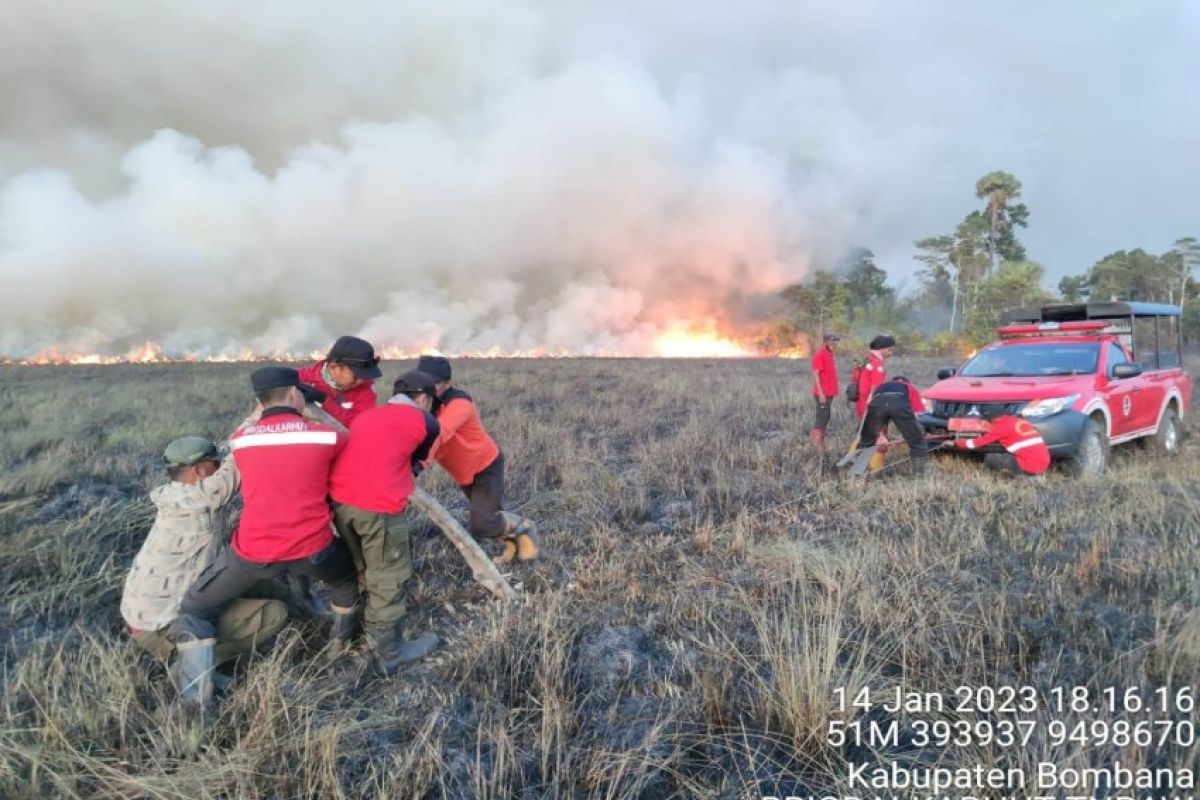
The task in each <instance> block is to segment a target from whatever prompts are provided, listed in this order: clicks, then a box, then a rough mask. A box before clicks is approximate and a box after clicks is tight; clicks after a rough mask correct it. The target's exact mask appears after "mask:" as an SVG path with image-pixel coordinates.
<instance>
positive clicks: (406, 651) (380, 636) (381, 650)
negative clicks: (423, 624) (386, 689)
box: [367, 624, 441, 675]
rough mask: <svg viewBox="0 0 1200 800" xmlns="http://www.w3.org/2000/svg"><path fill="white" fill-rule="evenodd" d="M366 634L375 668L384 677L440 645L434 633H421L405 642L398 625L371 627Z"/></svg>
mask: <svg viewBox="0 0 1200 800" xmlns="http://www.w3.org/2000/svg"><path fill="white" fill-rule="evenodd" d="M367 634H368V636H370V639H371V650H372V652H373V654H374V656H375V666H376V667H378V669H379V671H380V672H382V673H383V674H384V675H391V674H392V673H393V672H395V671H396V670H397V669H399V668H400V667H401V666H402V665H404V664H407V663H409V662H411V661H416V660H418V659H421V658H424V657H425V656H427V655H429V653H430V652H431V651H432V650H433V649H434V648H435V647H437V646H438V645H439V644H440V643H441V640H440V639H438V637H437V634H434V633H423V634H421V635H420V636H418V637H417V638H415V639H412V640H407V641H406V640H404V639H401V638H400V630H399V626H398V625H387V624H385V625H372V626H370V627H369V629H368V631H367Z"/></svg>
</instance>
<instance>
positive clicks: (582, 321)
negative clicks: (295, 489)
mask: <svg viewBox="0 0 1200 800" xmlns="http://www.w3.org/2000/svg"><path fill="white" fill-rule="evenodd" d="M710 5H712V7H711V8H705V7H704V5H702V4H696V3H688V2H679V1H677V0H658V1H656V2H650V1H646V2H639V1H636V0H635V1H634V2H620V3H618V2H570V1H569V0H567V1H566V2H548V1H546V2H530V1H529V0H524V1H523V0H506V1H505V2H484V1H483V0H448V1H447V2H441V3H437V4H424V3H394V2H346V3H342V4H338V6H337V7H336V8H334V7H333V6H330V5H329V4H326V3H318V2H310V1H309V0H292V1H291V2H271V1H270V0H266V1H265V2H260V3H255V4H246V3H236V2H227V1H226V0H210V1H209V2H187V1H184V0H180V1H179V2H174V3H170V4H163V3H161V2H157V0H127V1H126V2H122V3H119V4H117V3H108V4H100V3H94V2H84V0H62V2H56V3H44V2H37V1H36V0H9V1H8V2H6V3H5V4H3V6H0V103H2V107H3V109H4V113H3V114H0V280H2V281H3V285H4V286H5V287H6V288H7V289H8V291H6V292H4V293H3V294H2V295H0V355H8V356H18V357H21V356H25V355H28V354H30V353H33V352H36V351H38V350H41V349H44V348H45V347H47V346H50V345H54V346H61V347H64V348H67V349H71V350H82V351H99V352H104V351H107V352H116V351H119V350H120V349H121V348H124V347H127V346H129V345H130V344H131V343H134V342H137V341H142V340H146V339H152V340H154V341H156V342H162V343H163V344H164V345H165V346H166V347H167V348H168V349H169V350H171V351H173V352H177V353H184V352H188V353H199V354H201V355H212V354H221V353H225V354H228V353H235V352H242V351H246V350H250V351H256V352H273V351H283V350H289V351H297V350H306V349H309V348H312V349H316V348H320V347H324V346H327V342H328V341H330V340H331V339H332V338H333V337H334V336H336V335H338V334H340V333H344V332H351V333H358V334H361V335H366V336H368V337H370V338H373V339H374V340H376V341H378V342H380V343H382V344H386V345H389V346H394V347H396V348H400V349H404V350H418V349H431V348H436V349H441V350H445V351H447V352H476V351H478V352H487V351H504V352H538V353H541V352H547V353H554V352H573V353H617V352H621V353H626V352H628V353H635V354H642V353H647V354H648V353H650V352H652V351H653V343H654V342H655V341H657V340H658V339H659V338H660V337H661V336H662V335H663V334H664V332H669V331H670V330H672V329H674V328H676V327H678V326H679V325H681V324H690V323H689V321H694V320H697V319H707V320H714V321H715V322H716V323H717V324H718V325H719V326H720V327H721V328H722V329H724V328H726V327H729V326H734V327H736V326H739V325H741V324H743V323H744V322H746V321H747V320H749V319H751V318H753V317H754V316H755V315H756V314H757V313H760V311H761V308H762V307H763V302H762V301H763V298H769V297H771V296H773V295H774V293H775V292H777V290H778V289H779V288H780V287H782V286H783V285H786V284H787V283H790V282H794V281H798V280H802V279H803V278H804V276H805V275H807V274H809V273H810V272H811V271H812V270H813V269H814V268H818V267H821V266H827V265H829V264H831V263H833V262H834V261H836V260H837V258H838V257H839V256H840V255H841V254H843V253H844V252H845V251H846V250H847V249H848V248H850V247H854V246H860V245H861V246H867V247H870V248H871V249H872V250H874V252H875V253H876V255H877V258H878V260H879V263H880V264H881V265H882V266H884V267H885V268H887V269H888V271H889V273H891V275H892V278H893V280H894V281H895V282H898V283H903V282H905V281H907V282H908V284H907V285H909V286H911V282H912V277H911V276H912V273H913V271H914V269H915V267H916V264H915V262H914V261H913V260H912V254H913V248H912V243H913V241H915V240H916V239H919V238H923V237H925V236H930V235H935V234H941V233H948V232H949V231H950V230H952V229H953V227H954V225H955V224H956V223H957V222H958V221H959V220H960V219H961V218H962V216H963V215H964V214H965V213H966V212H967V211H969V210H970V209H972V208H974V207H976V206H977V205H978V201H977V200H976V199H975V197H974V184H975V181H976V180H977V179H978V178H979V177H980V176H981V175H983V174H985V173H987V172H990V171H992V170H995V169H1003V170H1006V171H1008V172H1011V173H1013V174H1015V175H1016V176H1017V177H1018V178H1019V179H1020V180H1021V181H1022V183H1023V186H1024V190H1023V195H1022V200H1023V201H1024V202H1025V203H1026V204H1027V205H1028V207H1029V209H1030V227H1029V229H1028V230H1027V231H1024V232H1022V239H1023V240H1024V242H1025V244H1026V246H1027V249H1028V252H1029V255H1030V257H1031V258H1033V259H1035V260H1037V261H1039V262H1040V263H1042V264H1043V265H1045V267H1046V270H1047V274H1048V282H1049V283H1051V284H1053V283H1056V282H1057V279H1058V278H1059V277H1061V276H1063V275H1065V274H1072V273H1078V272H1082V271H1083V270H1085V269H1086V268H1087V267H1088V266H1089V265H1091V264H1092V263H1093V262H1095V261H1096V260H1098V259H1099V258H1100V257H1102V256H1103V255H1105V254H1106V253H1108V252H1111V251H1113V250H1117V249H1129V248H1134V247H1143V248H1145V249H1147V250H1150V251H1152V252H1163V251H1165V250H1167V249H1169V248H1170V246H1171V244H1172V242H1173V241H1174V240H1175V239H1177V238H1180V237H1183V236H1189V235H1192V236H1194V235H1200V213H1197V205H1196V203H1195V200H1194V197H1195V192H1196V188H1195V187H1196V185H1197V178H1200V146H1198V145H1200V102H1197V101H1198V100H1200V97H1198V94H1200V90H1198V89H1197V88H1196V87H1197V83H1196V76H1197V75H1200V48H1197V47H1196V46H1195V43H1196V42H1197V41H1200V0H1175V1H1174V2H1169V1H1167V0H1164V1H1163V2H1146V3H1133V2H1128V3H1126V2H1103V3H1097V2H1082V1H1080V2H1055V3H1044V2H1010V3H1004V4H986V5H985V4H978V3H961V2H941V1H940V0H923V1H922V2H882V0H881V1H880V2H854V1H853V0H850V1H849V2H837V3H833V2H823V3H818V2H778V3H770V2H758V1H757V0H750V2H743V3H739V4H731V5H729V6H718V5H717V4H710Z"/></svg>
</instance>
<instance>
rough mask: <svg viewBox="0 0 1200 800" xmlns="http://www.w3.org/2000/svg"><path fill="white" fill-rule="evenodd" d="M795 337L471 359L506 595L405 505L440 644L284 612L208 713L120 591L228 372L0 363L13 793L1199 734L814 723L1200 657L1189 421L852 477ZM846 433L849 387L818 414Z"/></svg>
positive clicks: (685, 771)
mask: <svg viewBox="0 0 1200 800" xmlns="http://www.w3.org/2000/svg"><path fill="white" fill-rule="evenodd" d="M390 366H391V368H390V369H388V370H387V371H386V373H385V374H386V375H388V376H391V375H392V374H393V373H395V372H397V371H398V370H399V368H400V366H401V365H390ZM803 366H804V365H803V364H800V363H790V362H786V361H745V362H739V361H734V362H703V361H701V362H670V361H617V360H613V361H609V360H581V361H575V360H562V361H464V362H461V364H460V365H459V368H458V371H459V373H460V374H459V375H458V376H457V377H458V380H459V383H460V384H462V385H463V386H465V387H466V388H468V390H470V391H471V392H472V393H473V394H474V395H475V396H476V398H477V400H478V402H479V403H480V405H481V407H482V409H483V413H484V415H485V420H486V422H487V424H488V427H489V428H490V429H491V431H492V433H493V434H494V435H495V437H496V438H497V439H498V441H500V443H501V445H502V447H503V448H504V450H505V453H506V456H507V461H508V469H509V474H508V484H509V499H510V504H511V505H512V506H513V507H515V508H519V509H521V510H522V511H524V512H525V513H527V514H529V515H530V516H532V517H534V518H535V519H537V520H538V521H539V523H540V524H541V527H542V530H543V532H544V536H543V541H544V551H545V555H544V557H543V559H541V560H540V561H538V562H534V563H533V564H528V565H520V566H517V567H516V568H514V569H513V570H512V573H511V579H512V580H513V582H514V583H518V584H520V585H521V588H522V599H521V600H520V601H519V602H517V603H514V604H512V605H510V606H508V607H501V606H497V605H496V604H494V603H493V602H492V601H490V600H489V599H488V597H487V595H486V594H485V593H484V592H483V591H482V590H481V589H479V588H478V587H477V586H475V585H473V584H472V582H471V579H470V575H469V572H468V571H467V569H466V568H465V565H464V564H463V563H462V562H461V560H460V559H459V557H458V556H457V554H456V552H455V551H454V550H453V548H452V547H450V546H449V544H448V543H447V542H445V541H444V540H443V539H442V538H441V537H440V535H439V534H437V533H436V532H435V531H434V530H432V529H431V528H429V527H428V526H427V525H424V524H423V523H421V522H420V521H415V522H414V557H415V560H416V577H415V578H414V579H413V581H412V582H411V584H410V608H411V609H412V612H411V616H410V618H409V619H410V623H411V625H412V627H413V628H414V629H418V630H421V629H433V630H436V631H437V632H438V633H439V634H440V635H441V636H442V638H443V640H444V641H445V644H444V646H443V647H442V648H441V649H440V650H439V651H438V652H437V654H436V657H434V658H432V659H430V660H429V661H427V662H425V663H422V664H420V665H418V666H415V667H413V668H411V669H408V670H407V671H404V672H402V673H401V674H399V675H398V676H396V677H394V678H392V679H386V680H385V679H378V678H373V677H369V676H364V677H360V678H358V679H355V680H351V679H348V678H347V677H346V676H344V675H338V674H331V673H329V672H326V671H322V669H320V668H319V666H318V663H317V661H316V660H315V659H313V657H312V656H313V654H314V653H315V651H316V649H317V648H318V647H319V645H320V643H321V637H322V634H323V632H322V631H321V630H320V628H319V626H318V625H317V624H315V623H312V622H309V621H297V622H296V624H294V625H292V626H291V627H290V628H289V629H288V630H287V632H286V633H285V635H284V636H283V637H282V639H281V640H280V641H278V642H277V643H276V646H275V647H274V649H273V650H272V651H271V652H270V654H268V655H267V656H265V657H264V658H262V659H260V660H258V661H256V662H255V663H254V664H253V665H252V666H251V668H250V669H249V670H247V671H246V672H245V673H244V675H243V677H242V679H241V682H240V684H239V686H238V687H237V688H236V689H235V690H234V691H233V693H232V694H231V695H230V696H229V697H228V698H226V699H225V700H224V702H223V703H222V704H221V707H220V712H219V715H218V716H217V718H215V719H210V720H207V721H205V722H203V723H201V722H198V721H196V720H193V719H189V718H187V717H185V716H184V715H182V714H181V713H180V711H179V709H178V708H177V707H176V706H175V705H174V704H173V702H172V691H171V687H170V684H169V681H168V679H167V675H166V671H165V668H164V666H163V665H161V664H158V663H156V662H155V661H154V660H153V659H151V658H149V657H148V656H146V655H144V654H141V653H140V652H139V651H138V650H137V649H136V647H135V646H134V645H133V644H132V643H131V642H130V640H129V639H128V637H127V636H126V635H125V633H124V631H123V628H122V624H121V620H120V615H119V613H118V602H119V593H120V588H121V585H122V581H123V579H124V574H125V571H126V569H127V568H128V565H129V563H130V561H131V559H132V557H133V554H134V553H135V552H136V550H137V547H138V545H139V543H140V541H141V538H142V537H143V536H144V534H145V532H146V531H147V529H148V528H149V524H150V521H151V519H152V509H151V507H150V504H149V502H148V500H147V499H146V493H147V491H148V490H149V489H150V488H152V487H153V486H154V485H156V484H157V483H159V482H160V481H161V480H162V479H163V476H162V474H161V470H160V468H159V465H158V453H159V452H161V448H162V446H163V445H164V444H165V442H166V441H168V440H169V439H171V438H173V437H175V436H178V435H184V434H190V433H196V434H203V435H208V436H212V437H219V436H222V435H224V434H226V433H227V432H228V430H229V429H230V428H231V427H232V425H233V424H234V423H235V422H236V421H237V419H239V418H240V416H239V415H240V414H241V413H243V412H244V411H245V410H246V408H247V405H248V404H247V402H246V399H245V398H246V394H247V393H246V391H245V388H244V387H245V383H246V374H247V372H248V369H247V368H246V367H245V366H238V365H232V366H213V365H197V366H129V367H76V368H12V367H9V368H3V369H0V430H2V433H0V583H2V588H0V600H2V601H3V609H2V611H0V613H2V615H3V616H0V634H2V639H0V642H2V647H3V663H2V669H3V673H2V676H0V677H2V681H3V685H2V688H0V692H2V705H0V796H4V797H14V798H21V797H31V798H32V797H50V796H54V797H59V796H61V797H118V798H143V797H146V798H200V797H238V798H241V797H246V798H250V797H296V798H307V797H355V798H357V797H443V796H444V797H479V798H492V797H495V798H515V797H519V798H540V797H562V798H566V797H570V798H577V797H597V798H609V797H611V798H618V797H646V798H668V797H721V798H741V797H758V796H761V795H764V794H774V795H784V794H807V793H809V792H814V793H815V792H817V791H833V792H838V791H842V790H846V789H847V786H846V765H847V763H850V762H862V761H869V762H879V763H883V762H886V761H888V760H900V761H904V762H912V761H915V760H920V761H922V762H924V763H929V764H941V765H946V766H974V765H975V764H982V765H986V766H990V765H1007V766H1021V765H1024V764H1034V763H1036V762H1038V761H1053V762H1056V763H1058V764H1060V765H1062V766H1067V765H1070V766H1097V765H1103V764H1106V763H1109V762H1111V761H1112V760H1113V759H1116V758H1120V759H1121V761H1122V763H1123V764H1125V765H1126V766H1129V767H1136V766H1139V765H1146V766H1175V767H1182V766H1192V765H1195V764H1196V761H1197V759H1198V757H1200V751H1198V750H1197V748H1196V747H1195V746H1186V747H1183V746H1166V745H1163V746H1158V745H1154V746H1151V747H1134V748H1120V747H1116V746H1115V745H1111V744H1109V745H1098V746H1092V747H1085V746H1081V745H1075V744H1064V745H1056V744H1055V743H1054V742H1053V741H1051V740H1050V739H1049V738H1048V737H1046V736H1043V735H1038V736H1035V737H1034V738H1033V739H1032V740H1031V741H1030V742H1028V743H1027V745H1026V746H1025V747H1005V746H1001V745H999V744H997V743H984V742H979V741H976V742H972V743H971V744H970V745H969V746H967V745H960V746H944V747H925V748H918V747H916V746H915V745H914V744H913V743H912V740H911V732H912V731H911V723H912V722H913V718H914V717H917V716H920V715H903V714H902V715H899V722H900V723H901V730H903V731H905V735H904V736H902V737H901V739H900V741H899V742H897V743H889V744H886V745H881V746H871V745H869V744H863V745H861V746H852V745H846V746H840V747H834V746H831V745H830V744H829V743H828V736H827V733H828V729H829V723H830V722H831V721H839V720H840V721H852V720H853V719H855V718H856V717H857V716H858V714H857V712H855V711H854V710H853V709H851V710H839V709H838V708H837V707H836V705H835V702H834V692H835V690H836V689H838V688H839V687H840V688H844V689H845V690H846V691H847V692H848V693H849V694H851V695H853V694H854V693H855V692H856V691H857V690H858V689H860V688H862V687H870V688H871V689H872V690H873V691H874V692H884V691H887V690H889V689H891V688H892V687H895V686H897V685H901V684H903V685H904V686H905V687H907V688H910V689H913V690H920V691H926V692H942V693H945V694H947V696H950V693H951V692H952V690H953V689H954V687H957V686H962V685H965V686H1000V685H1010V686H1023V685H1029V686H1033V687H1035V688H1036V689H1037V690H1038V691H1039V692H1041V693H1042V694H1043V696H1044V697H1048V693H1049V692H1050V690H1051V689H1052V688H1053V687H1055V686H1075V685H1082V686H1088V687H1091V688H1092V689H1093V690H1099V689H1101V688H1103V687H1105V686H1116V687H1122V688H1124V687H1141V688H1142V689H1143V690H1144V691H1145V692H1146V693H1148V692H1150V691H1153V689H1155V688H1157V687H1160V686H1165V687H1169V688H1170V689H1171V690H1172V691H1174V690H1177V689H1179V688H1183V687H1188V686H1191V687H1195V685H1196V683H1197V678H1198V676H1200V582H1198V581H1197V570H1198V567H1200V556H1198V555H1197V554H1198V552H1200V550H1198V548H1197V544H1200V541H1198V539H1200V536H1198V530H1200V527H1198V524H1200V463H1198V462H1200V447H1197V443H1196V441H1195V440H1194V438H1195V437H1188V438H1186V439H1185V441H1184V445H1183V450H1182V453H1181V454H1180V455H1179V456H1178V457H1175V458H1171V459H1167V458H1164V457H1161V456H1158V455H1156V454H1154V453H1151V452H1148V451H1144V450H1140V449H1138V448H1136V447H1134V448H1132V449H1131V448H1123V449H1121V450H1119V451H1116V452H1115V453H1114V458H1113V460H1112V464H1111V467H1110V472H1109V473H1108V475H1107V476H1106V477H1104V478H1103V479H1091V480H1078V479H1075V478H1072V477H1070V476H1068V475H1066V474H1064V473H1062V472H1059V471H1055V472H1054V473H1052V474H1051V475H1049V476H1048V477H1046V478H1044V479H1039V480H1030V481H1013V480H1004V479H998V478H996V477H994V476H991V475H989V474H986V473H984V472H983V471H982V469H981V468H980V467H979V466H977V465H976V464H974V463H972V462H966V461H960V460H957V459H953V458H938V459H936V462H935V463H934V464H933V465H932V467H931V469H930V470H929V474H928V476H927V477H926V478H924V479H922V480H912V479H910V478H909V477H908V476H907V474H906V465H905V464H904V463H902V461H901V462H898V463H895V464H894V465H893V466H891V467H890V468H889V470H888V473H889V474H888V475H887V477H884V478H880V479H875V480H872V481H871V482H869V483H860V482H851V481H845V480H842V481H839V480H836V479H834V478H833V477H831V475H830V473H829V471H828V470H827V469H826V466H825V465H823V464H822V463H821V460H820V459H818V458H817V457H816V455H815V454H814V452H813V451H812V450H811V448H810V447H809V445H808V444H807V435H806V434H807V424H808V419H809V414H810V410H811V409H810V401H809V399H808V390H809V384H808V381H807V378H806V377H805V376H804V374H803V369H802V368H803ZM934 366H936V365H934V364H932V363H925V362H911V361H910V362H908V363H904V364H903V369H904V370H905V372H906V373H907V374H909V375H914V376H919V377H921V378H923V379H925V380H926V382H928V381H929V380H931V379H932V372H933V368H934ZM1191 428H1192V425H1191V422H1190V421H1188V422H1187V423H1186V424H1185V432H1189V431H1190V429H1191ZM851 433H852V425H851V417H850V414H849V413H848V409H847V408H846V406H845V404H844V403H839V404H838V408H837V416H836V417H835V421H834V427H833V430H832V431H831V435H832V436H833V438H834V439H835V440H836V441H837V442H838V443H839V445H842V444H843V443H845V442H847V441H848V440H849V438H850V435H851ZM423 480H426V481H428V483H427V486H428V488H430V489H431V490H432V491H433V492H434V493H435V494H436V495H437V496H439V497H440V498H441V499H442V500H443V502H444V503H445V504H446V505H447V506H448V507H450V508H451V509H452V510H457V511H458V512H460V513H461V512H462V511H463V509H464V506H463V503H462V500H461V498H460V497H459V494H458V492H457V489H456V488H455V487H453V486H452V485H451V484H450V483H449V482H448V481H447V480H446V479H445V476H444V475H442V474H440V473H438V472H437V471H436V470H434V471H433V474H431V475H429V477H427V478H425V479H423ZM927 716H928V715H927ZM941 716H942V717H944V718H946V719H954V718H955V714H954V713H952V712H947V713H946V714H944V715H941ZM967 716H969V717H970V718H972V719H977V718H986V715H967ZM1055 716H1056V715H1054V714H1052V713H1050V712H1049V711H1047V712H1039V713H1038V714H1035V715H1033V716H1032V717H1031V718H1032V719H1037V720H1039V721H1040V722H1042V723H1045V722H1048V721H1049V720H1050V719H1051V718H1053V717H1055ZM1058 716H1059V718H1062V715H1058ZM1125 716H1126V715H1124V714H1111V713H1101V714H1090V715H1088V716H1087V717H1086V718H1087V719H1094V718H1099V719H1105V720H1109V721H1114V720H1117V719H1120V718H1123V717H1125ZM1177 716H1187V715H1186V714H1183V715H1179V714H1177ZM1138 718H1139V719H1140V718H1142V717H1138ZM860 719H861V720H862V721H876V722H879V723H880V724H884V723H887V722H889V721H890V718H889V716H888V715H887V714H884V713H882V712H879V711H878V710H876V711H874V712H872V713H871V714H869V715H866V716H865V717H860Z"/></svg>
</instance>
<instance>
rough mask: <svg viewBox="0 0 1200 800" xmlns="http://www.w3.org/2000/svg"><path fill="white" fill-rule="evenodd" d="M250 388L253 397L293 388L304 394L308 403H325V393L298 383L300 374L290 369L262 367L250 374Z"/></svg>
mask: <svg viewBox="0 0 1200 800" xmlns="http://www.w3.org/2000/svg"><path fill="white" fill-rule="evenodd" d="M250 386H251V387H253V388H254V394H255V395H263V394H266V393H267V392H269V391H271V390H272V389H284V388H286V387H288V386H295V387H296V388H298V389H299V390H300V391H301V392H302V393H303V394H304V400H305V402H308V403H323V402H325V393H324V392H322V391H319V390H317V389H314V388H313V387H311V386H309V385H308V384H306V383H301V382H300V373H299V372H296V370H294V369H292V368H291V367H263V368H262V369H256V370H254V372H252V373H250Z"/></svg>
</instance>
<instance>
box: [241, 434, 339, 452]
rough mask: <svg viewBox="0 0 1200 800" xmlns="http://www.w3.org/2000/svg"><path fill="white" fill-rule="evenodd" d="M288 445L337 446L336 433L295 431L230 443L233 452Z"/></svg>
mask: <svg viewBox="0 0 1200 800" xmlns="http://www.w3.org/2000/svg"><path fill="white" fill-rule="evenodd" d="M288 444H328V445H334V444H337V432H336V431H295V432H292V433H252V434H249V435H247V436H238V437H237V438H235V439H232V440H231V441H230V442H229V448H230V449H231V450H241V449H242V448H243V447H273V446H277V445H288Z"/></svg>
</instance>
